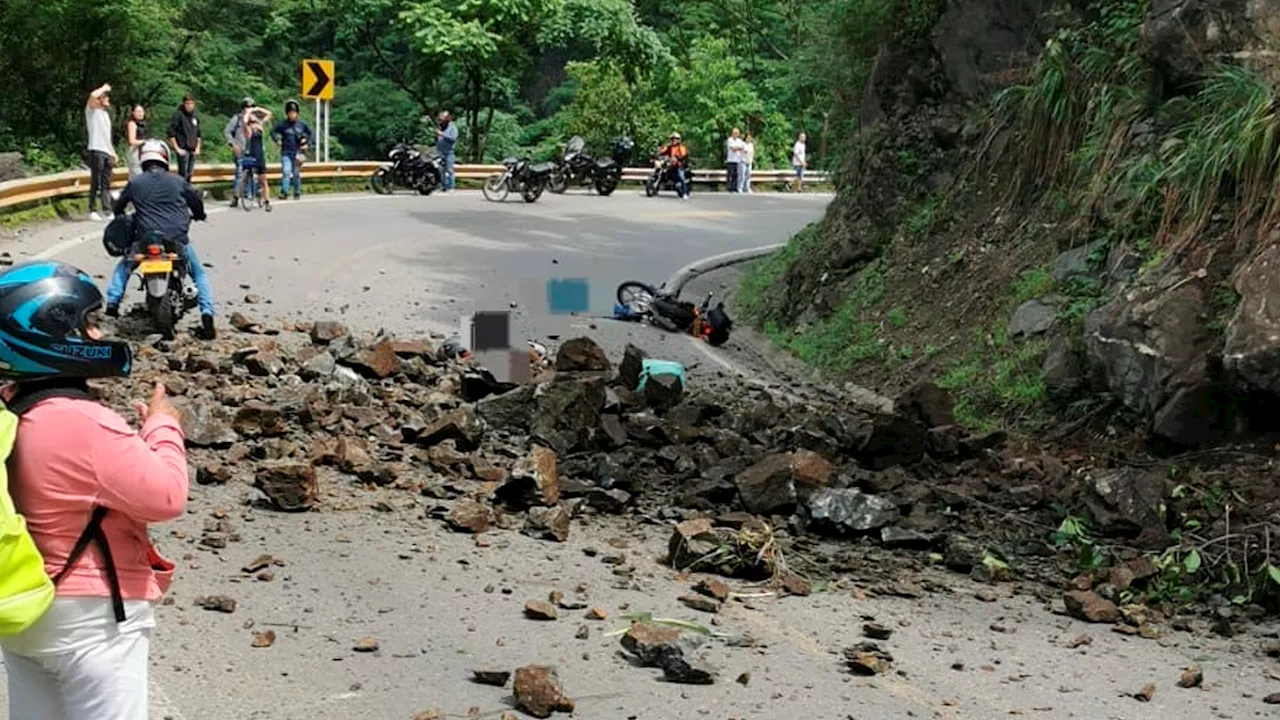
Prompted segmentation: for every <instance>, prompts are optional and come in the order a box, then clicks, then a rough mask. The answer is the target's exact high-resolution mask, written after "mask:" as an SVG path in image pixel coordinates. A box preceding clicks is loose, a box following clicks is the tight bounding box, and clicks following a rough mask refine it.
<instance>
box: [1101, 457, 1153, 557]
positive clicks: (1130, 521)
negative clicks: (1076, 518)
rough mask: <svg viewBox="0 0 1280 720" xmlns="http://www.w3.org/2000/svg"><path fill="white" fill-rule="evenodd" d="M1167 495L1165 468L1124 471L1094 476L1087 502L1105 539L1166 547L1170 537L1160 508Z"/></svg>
mask: <svg viewBox="0 0 1280 720" xmlns="http://www.w3.org/2000/svg"><path fill="white" fill-rule="evenodd" d="M1167 494H1168V481H1167V479H1166V476H1165V473H1164V471H1163V469H1162V468H1159V467H1156V468H1120V469H1117V470H1106V471H1101V472H1099V473H1097V474H1095V475H1093V476H1092V477H1091V478H1090V482H1089V483H1088V486H1087V487H1086V488H1085V495H1084V497H1083V500H1084V504H1085V506H1086V507H1087V508H1088V509H1089V514H1090V515H1091V516H1092V517H1093V519H1094V523H1095V526H1096V529H1097V530H1098V532H1100V533H1102V534H1103V535H1108V536H1113V537H1124V538H1143V539H1144V540H1148V541H1149V542H1150V544H1151V545H1152V546H1157V547H1163V546H1162V545H1161V543H1162V542H1164V537H1165V534H1166V533H1165V531H1164V523H1163V521H1162V520H1161V518H1160V506H1161V504H1162V503H1164V501H1165V499H1166V496H1167Z"/></svg>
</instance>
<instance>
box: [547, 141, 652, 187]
mask: <svg viewBox="0 0 1280 720" xmlns="http://www.w3.org/2000/svg"><path fill="white" fill-rule="evenodd" d="M635 146H636V144H635V141H633V140H632V139H631V138H628V137H619V138H614V140H613V154H612V155H611V156H610V157H607V158H598V159H597V158H593V157H592V156H590V155H588V154H587V153H586V152H585V151H584V148H585V147H586V143H585V141H583V139H582V138H581V137H578V136H574V137H573V138H572V139H570V140H569V143H568V144H567V145H565V148H564V155H563V157H562V158H561V160H560V162H558V163H556V167H555V169H554V170H552V172H551V180H550V182H549V185H548V189H549V190H551V192H553V193H556V194H560V193H563V192H564V191H566V190H568V189H569V186H570V185H579V186H594V187H595V189H596V192H598V193H600V194H601V195H611V194H613V191H614V190H617V189H618V183H619V182H621V181H622V169H623V168H624V167H626V165H627V163H628V162H630V161H631V154H632V151H633V150H634V149H635Z"/></svg>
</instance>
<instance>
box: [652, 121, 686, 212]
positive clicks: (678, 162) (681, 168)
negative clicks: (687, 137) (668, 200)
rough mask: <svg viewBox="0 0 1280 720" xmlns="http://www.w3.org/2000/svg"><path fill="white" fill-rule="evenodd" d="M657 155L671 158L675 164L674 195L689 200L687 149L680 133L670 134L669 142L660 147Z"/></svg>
mask: <svg viewBox="0 0 1280 720" xmlns="http://www.w3.org/2000/svg"><path fill="white" fill-rule="evenodd" d="M658 154H659V155H661V156H664V157H669V158H671V160H672V162H673V163H674V164H675V168H674V171H673V172H675V185H676V194H677V195H679V196H680V199H681V200H688V199H689V175H688V173H689V148H688V147H687V146H686V145H685V144H684V142H683V141H682V139H681V137H680V133H678V132H673V133H671V138H670V142H668V143H667V144H666V145H663V146H662V149H661V150H660V151H658Z"/></svg>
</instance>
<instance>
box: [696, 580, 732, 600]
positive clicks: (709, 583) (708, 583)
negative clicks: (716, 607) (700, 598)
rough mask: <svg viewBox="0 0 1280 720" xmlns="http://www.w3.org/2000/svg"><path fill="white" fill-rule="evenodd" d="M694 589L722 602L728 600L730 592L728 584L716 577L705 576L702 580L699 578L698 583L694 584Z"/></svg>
mask: <svg viewBox="0 0 1280 720" xmlns="http://www.w3.org/2000/svg"><path fill="white" fill-rule="evenodd" d="M693 591H694V592H696V593H699V594H702V595H706V596H707V597H709V598H715V599H716V600H719V601H720V602H724V601H726V600H728V599H729V592H730V590H729V586H728V585H727V584H725V583H724V582H722V581H720V580H717V579H715V578H703V579H702V580H699V581H698V584H697V585H694V586H693Z"/></svg>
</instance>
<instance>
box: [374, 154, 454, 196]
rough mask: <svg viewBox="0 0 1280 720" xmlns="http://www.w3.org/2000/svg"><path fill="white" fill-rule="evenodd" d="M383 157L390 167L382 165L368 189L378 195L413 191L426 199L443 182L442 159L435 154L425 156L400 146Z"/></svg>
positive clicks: (375, 171) (376, 171)
mask: <svg viewBox="0 0 1280 720" xmlns="http://www.w3.org/2000/svg"><path fill="white" fill-rule="evenodd" d="M387 157H388V158H389V159H390V160H391V164H390V165H383V166H382V167H380V168H378V169H377V170H374V171H373V176H372V177H370V178H369V185H370V187H372V188H373V191H374V192H376V193H378V194H379V195H390V194H391V193H393V192H395V190H396V188H408V189H410V190H417V191H418V193H419V194H421V195H430V194H431V193H432V192H434V191H435V190H436V189H437V188H439V187H440V183H441V180H442V179H443V178H444V158H442V157H441V156H440V154H439V153H437V152H436V151H435V150H430V151H428V152H427V154H426V155H423V154H422V153H420V152H418V150H417V149H415V148H413V147H411V146H409V145H406V144H404V143H399V144H397V145H396V146H395V147H394V148H392V149H391V152H390V153H388V155H387Z"/></svg>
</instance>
